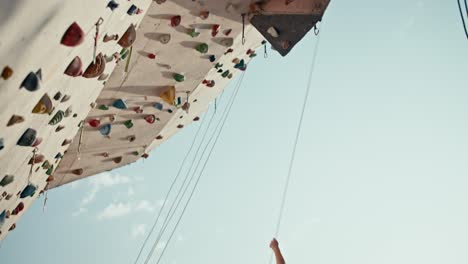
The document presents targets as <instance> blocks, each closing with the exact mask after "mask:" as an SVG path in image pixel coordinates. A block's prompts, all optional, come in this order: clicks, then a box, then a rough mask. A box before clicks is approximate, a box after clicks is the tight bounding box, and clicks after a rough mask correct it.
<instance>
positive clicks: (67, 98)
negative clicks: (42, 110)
mask: <svg viewBox="0 0 468 264" xmlns="http://www.w3.org/2000/svg"><path fill="white" fill-rule="evenodd" d="M70 98H71V96H70V95H68V94H66V95H64V96H63V98H62V100H60V102H61V103H65V102H67V101H68V100H70Z"/></svg>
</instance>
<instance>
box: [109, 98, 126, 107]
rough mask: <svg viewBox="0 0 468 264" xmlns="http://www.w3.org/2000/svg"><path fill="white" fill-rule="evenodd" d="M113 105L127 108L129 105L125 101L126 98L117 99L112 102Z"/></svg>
mask: <svg viewBox="0 0 468 264" xmlns="http://www.w3.org/2000/svg"><path fill="white" fill-rule="evenodd" d="M112 106H113V107H115V108H118V109H127V108H128V106H127V104H126V103H125V102H124V100H122V99H118V100H116V101H115V102H114V103H113V104H112Z"/></svg>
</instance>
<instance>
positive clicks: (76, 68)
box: [64, 56, 83, 77]
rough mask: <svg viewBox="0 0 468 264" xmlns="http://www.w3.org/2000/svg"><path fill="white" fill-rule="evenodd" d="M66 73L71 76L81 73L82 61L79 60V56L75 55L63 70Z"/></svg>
mask: <svg viewBox="0 0 468 264" xmlns="http://www.w3.org/2000/svg"><path fill="white" fill-rule="evenodd" d="M64 73H65V74H66V75H68V76H71V77H77V76H80V75H82V74H83V62H81V59H80V57H78V56H76V57H75V58H74V59H73V60H72V61H71V62H70V64H68V67H67V68H66V69H65V72H64Z"/></svg>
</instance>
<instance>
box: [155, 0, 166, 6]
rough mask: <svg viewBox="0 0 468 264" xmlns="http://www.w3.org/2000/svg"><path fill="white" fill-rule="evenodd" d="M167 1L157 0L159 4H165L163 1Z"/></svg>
mask: <svg viewBox="0 0 468 264" xmlns="http://www.w3.org/2000/svg"><path fill="white" fill-rule="evenodd" d="M165 2H166V0H156V3H157V4H158V5H160V4H163V3H165Z"/></svg>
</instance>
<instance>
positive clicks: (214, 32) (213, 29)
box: [211, 24, 220, 37]
mask: <svg viewBox="0 0 468 264" xmlns="http://www.w3.org/2000/svg"><path fill="white" fill-rule="evenodd" d="M219 28H220V25H218V24H214V25H213V26H211V36H212V37H216V35H218V32H219Z"/></svg>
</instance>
